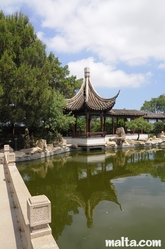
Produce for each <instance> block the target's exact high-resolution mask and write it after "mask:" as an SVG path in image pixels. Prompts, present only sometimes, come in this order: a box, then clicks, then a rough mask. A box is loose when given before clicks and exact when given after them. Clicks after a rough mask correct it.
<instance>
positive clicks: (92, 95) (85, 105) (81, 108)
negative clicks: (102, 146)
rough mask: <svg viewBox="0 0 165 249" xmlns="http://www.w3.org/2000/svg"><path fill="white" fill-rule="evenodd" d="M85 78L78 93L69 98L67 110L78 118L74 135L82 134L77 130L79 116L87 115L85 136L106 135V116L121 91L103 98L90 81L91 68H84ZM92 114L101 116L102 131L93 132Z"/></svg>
mask: <svg viewBox="0 0 165 249" xmlns="http://www.w3.org/2000/svg"><path fill="white" fill-rule="evenodd" d="M84 73H85V78H84V80H83V84H82V86H81V88H80V90H79V91H78V93H77V94H76V95H75V96H74V97H73V98H71V99H67V106H66V109H65V111H66V112H70V111H71V112H72V113H73V115H74V116H75V118H76V122H75V125H74V127H73V134H72V136H73V137H78V136H82V134H79V133H78V131H77V129H76V128H77V125H76V124H77V117H78V116H85V120H86V130H85V134H84V135H85V137H92V136H96V135H97V136H102V137H104V136H105V117H106V115H107V114H108V112H109V111H110V110H111V109H112V107H113V106H114V105H115V101H116V99H117V97H118V95H119V92H120V91H119V92H118V93H117V94H116V95H115V96H114V97H112V98H102V97H101V96H99V95H98V94H97V92H96V91H95V90H94V87H93V85H92V83H91V81H90V69H89V68H87V67H86V68H85V69H84ZM92 116H97V117H100V132H91V130H90V121H91V117H92Z"/></svg>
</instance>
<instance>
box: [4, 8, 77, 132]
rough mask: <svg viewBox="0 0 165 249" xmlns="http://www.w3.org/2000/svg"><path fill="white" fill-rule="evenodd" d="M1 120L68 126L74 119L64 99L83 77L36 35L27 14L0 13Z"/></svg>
mask: <svg viewBox="0 0 165 249" xmlns="http://www.w3.org/2000/svg"><path fill="white" fill-rule="evenodd" d="M0 44H1V45H0V121H1V122H2V123H9V124H11V126H13V127H14V126H15V124H18V123H23V124H25V125H26V126H27V127H41V126H42V127H43V128H45V127H49V128H50V129H51V130H61V129H64V130H66V129H68V127H69V126H70V124H72V123H73V121H74V118H73V117H71V116H70V115H63V108H64V107H65V106H66V102H65V100H64V98H70V97H72V96H73V95H74V93H75V91H77V90H78V89H79V87H80V85H81V80H76V77H75V76H70V75H69V70H68V66H64V67H62V66H61V63H60V62H59V60H58V58H56V57H55V56H54V55H53V54H52V53H50V54H49V55H48V56H47V54H46V51H45V45H44V44H43V43H42V42H41V41H40V40H39V39H38V38H37V36H36V34H35V33H34V28H33V26H32V25H31V24H30V23H29V19H28V17H27V16H24V15H23V14H22V13H16V14H14V15H11V16H10V15H9V16H5V15H4V14H3V12H0Z"/></svg>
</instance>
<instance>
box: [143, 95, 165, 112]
mask: <svg viewBox="0 0 165 249" xmlns="http://www.w3.org/2000/svg"><path fill="white" fill-rule="evenodd" d="M141 110H142V111H146V112H149V113H165V94H161V95H160V96H159V97H157V98H152V99H151V100H150V101H145V102H144V104H143V105H142V107H141Z"/></svg>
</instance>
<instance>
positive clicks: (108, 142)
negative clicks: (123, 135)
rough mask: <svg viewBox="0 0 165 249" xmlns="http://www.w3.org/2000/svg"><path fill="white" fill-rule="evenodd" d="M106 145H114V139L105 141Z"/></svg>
mask: <svg viewBox="0 0 165 249" xmlns="http://www.w3.org/2000/svg"><path fill="white" fill-rule="evenodd" d="M106 145H107V146H116V142H115V141H107V142H106Z"/></svg>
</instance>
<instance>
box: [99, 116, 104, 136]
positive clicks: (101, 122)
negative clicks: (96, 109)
mask: <svg viewBox="0 0 165 249" xmlns="http://www.w3.org/2000/svg"><path fill="white" fill-rule="evenodd" d="M100 126H101V132H103V129H104V128H103V114H102V113H101V114H100Z"/></svg>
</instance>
